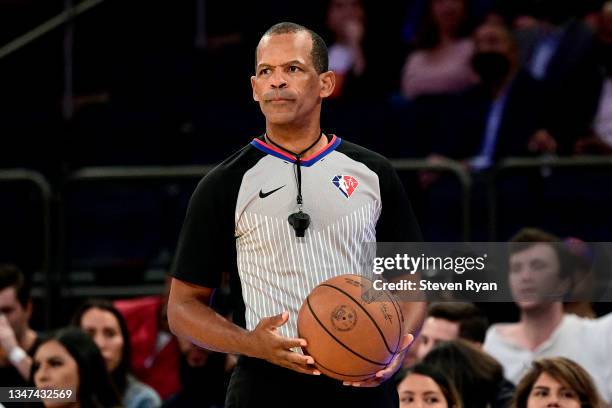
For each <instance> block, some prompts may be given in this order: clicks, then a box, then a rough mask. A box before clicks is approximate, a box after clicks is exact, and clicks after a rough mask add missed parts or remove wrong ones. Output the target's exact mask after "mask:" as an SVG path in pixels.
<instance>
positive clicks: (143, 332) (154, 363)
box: [114, 296, 181, 399]
mask: <svg viewBox="0 0 612 408" xmlns="http://www.w3.org/2000/svg"><path fill="white" fill-rule="evenodd" d="M114 304H115V307H116V308H117V309H119V311H120V312H121V313H122V314H123V316H124V317H125V320H126V323H127V327H128V331H129V332H130V342H131V346H132V373H133V374H134V375H135V376H136V377H137V378H138V379H139V380H140V381H142V382H144V383H146V384H148V385H150V386H151V387H153V388H154V389H155V391H157V392H158V393H159V395H160V397H161V398H162V399H167V398H168V397H170V396H172V395H174V394H176V393H177V392H178V391H180V389H181V383H180V378H179V361H180V354H181V353H180V350H179V346H178V342H177V340H176V338H175V337H174V336H173V335H172V334H170V336H172V337H171V339H170V341H168V342H167V343H166V344H165V345H164V346H163V347H162V348H161V350H158V351H156V346H157V337H158V320H159V314H160V309H161V307H162V298H161V296H147V297H142V298H136V299H127V300H118V301H115V302H114Z"/></svg>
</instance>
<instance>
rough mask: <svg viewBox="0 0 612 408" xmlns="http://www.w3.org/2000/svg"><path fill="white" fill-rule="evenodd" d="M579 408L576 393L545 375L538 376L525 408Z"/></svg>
mask: <svg viewBox="0 0 612 408" xmlns="http://www.w3.org/2000/svg"><path fill="white" fill-rule="evenodd" d="M580 406H581V405H580V399H579V398H578V395H577V394H576V392H575V391H574V390H573V389H571V388H569V387H567V386H565V385H563V384H561V383H560V382H559V381H557V380H556V379H554V378H553V377H551V376H550V375H548V374H547V373H542V374H540V376H539V377H538V379H537V380H536V382H535V384H534V385H533V388H532V389H531V392H530V393H529V397H528V398H527V408H547V407H556V408H580Z"/></svg>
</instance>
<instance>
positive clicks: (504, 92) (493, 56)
mask: <svg viewBox="0 0 612 408" xmlns="http://www.w3.org/2000/svg"><path fill="white" fill-rule="evenodd" d="M474 44H475V54H474V56H473V58H472V61H471V63H472V66H473V68H474V70H475V71H476V73H477V74H478V77H479V78H480V83H479V84H477V85H475V86H473V87H471V88H470V89H468V90H466V91H465V92H463V93H461V94H459V95H457V97H455V98H452V99H450V105H448V106H447V108H446V109H440V110H439V118H438V120H436V121H434V124H435V127H434V130H433V139H434V140H436V141H437V143H435V144H434V146H433V153H435V154H438V155H442V156H446V157H450V158H453V159H458V160H466V161H467V163H468V164H469V166H470V167H471V168H472V169H474V170H484V169H487V168H489V167H490V166H491V165H493V164H494V162H495V161H496V160H497V159H499V158H501V157H507V156H524V155H527V154H530V153H533V152H549V153H550V152H554V151H555V150H556V149H557V143H556V141H555V139H554V138H553V137H552V136H551V135H550V133H548V131H547V130H546V127H547V126H546V113H545V111H544V110H543V109H542V106H543V104H544V93H543V91H542V89H541V86H540V84H539V83H538V82H537V81H536V80H535V79H534V78H533V77H532V76H531V75H530V74H529V73H528V72H527V71H526V70H523V69H521V68H520V66H519V56H518V48H517V44H516V40H515V38H514V36H513V34H512V33H511V31H510V30H509V29H508V28H507V27H506V26H504V25H502V24H501V23H491V22H486V23H484V24H482V25H480V26H479V27H478V28H477V29H476V30H475V33H474Z"/></svg>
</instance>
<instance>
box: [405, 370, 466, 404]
mask: <svg viewBox="0 0 612 408" xmlns="http://www.w3.org/2000/svg"><path fill="white" fill-rule="evenodd" d="M411 374H419V375H423V376H425V377H429V378H431V379H432V380H433V381H434V382H435V383H436V384H437V385H438V387H440V390H441V391H442V395H444V399H445V400H446V404H447V405H448V406H449V408H452V407H453V406H454V407H455V408H462V407H466V408H471V407H467V406H465V405H462V403H461V398H460V397H459V392H458V391H457V387H455V384H453V382H452V380H451V379H450V378H449V377H448V376H447V375H446V374H445V371H444V370H441V369H440V368H438V367H435V366H432V365H430V364H427V363H424V362H421V363H418V364H416V365H415V366H414V367H412V368H407V369H403V370H401V371H400V372H399V373H398V374H397V375H396V377H395V387H396V388H397V387H399V385H400V383H401V382H402V381H403V380H404V379H405V378H406V377H408V376H409V375H411Z"/></svg>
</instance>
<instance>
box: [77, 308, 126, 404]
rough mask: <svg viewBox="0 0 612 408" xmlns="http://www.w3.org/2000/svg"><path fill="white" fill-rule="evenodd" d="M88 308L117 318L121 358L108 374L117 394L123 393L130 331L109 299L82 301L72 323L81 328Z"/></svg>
mask: <svg viewBox="0 0 612 408" xmlns="http://www.w3.org/2000/svg"><path fill="white" fill-rule="evenodd" d="M90 309H100V310H104V311H105V312H109V313H111V314H112V315H113V316H114V317H115V319H117V323H118V324H119V329H120V331H121V337H123V348H122V350H121V360H120V361H119V365H118V366H117V367H116V368H115V369H114V370H113V371H112V372H111V373H110V375H111V378H112V380H113V383H114V384H115V387H117V390H118V391H119V394H120V395H123V394H124V393H125V388H126V386H127V375H128V373H129V372H130V361H131V355H132V352H131V351H132V350H131V347H130V332H129V331H128V328H127V324H126V322H125V319H124V318H123V315H122V314H121V312H119V310H117V308H116V307H115V306H114V305H113V304H112V303H111V302H110V301H108V300H105V299H90V300H87V301H86V302H85V303H83V304H82V305H81V306H80V307H79V308H78V309H77V311H76V313H75V314H74V316H73V317H72V324H73V325H75V326H77V327H79V328H81V323H82V320H83V316H84V315H85V312H87V311H88V310H90Z"/></svg>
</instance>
